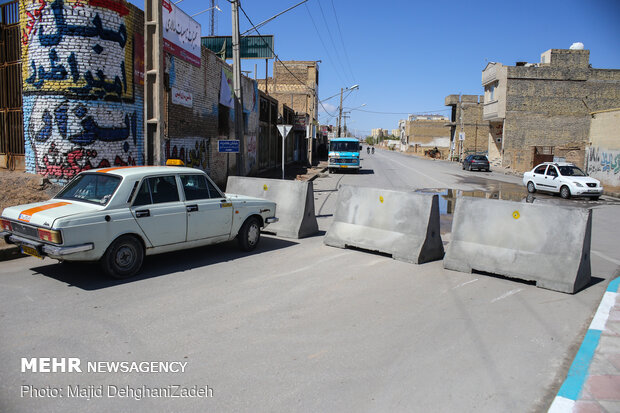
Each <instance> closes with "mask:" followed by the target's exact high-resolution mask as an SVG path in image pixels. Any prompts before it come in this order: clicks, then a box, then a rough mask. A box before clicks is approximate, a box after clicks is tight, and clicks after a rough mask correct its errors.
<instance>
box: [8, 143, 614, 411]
mask: <svg viewBox="0 0 620 413" xmlns="http://www.w3.org/2000/svg"><path fill="white" fill-rule="evenodd" d="M363 157H364V159H363V161H362V164H363V167H364V170H363V171H362V173H361V174H357V175H356V174H325V175H323V176H321V177H319V178H318V179H316V180H315V181H314V187H315V206H316V214H317V219H318V222H319V228H320V230H321V233H319V234H318V235H317V236H314V237H310V238H306V239H302V240H289V239H282V238H276V237H273V236H263V238H262V240H261V244H260V246H259V248H258V250H257V251H255V252H254V253H252V254H249V255H248V254H244V253H241V252H240V251H239V250H238V249H237V248H236V245H235V244H234V243H228V244H222V245H218V246H213V247H207V248H199V249H194V250H188V251H184V252H180V253H170V254H165V255H160V256H155V257H149V258H148V259H147V262H146V264H145V267H144V271H143V273H142V274H141V275H140V276H138V277H137V278H134V279H131V280H127V281H112V280H108V279H106V278H105V277H104V276H102V275H100V274H98V273H97V270H96V269H95V268H94V267H91V266H87V265H77V266H65V265H61V264H57V263H55V262H54V261H52V260H48V259H46V260H44V261H39V260H37V259H36V258H22V259H18V260H13V261H8V262H3V263H0V340H1V345H2V347H1V348H2V350H1V351H0V366H2V368H1V369H0V411H2V412H31V411H51V412H60V411H63V412H64V411H84V410H86V411H96V412H97V411H101V412H108V411H118V412H122V411H127V412H130V411H131V412H135V411H200V412H203V411H251V412H256V411H270V412H273V411H277V412H279V411H309V412H310V411H311V412H316V411H321V412H343V411H356V412H357V411H382V412H383V411H390V412H399V411H403V412H405V411H406V412H410V411H446V412H451V411H476V412H497V411H542V410H546V408H547V407H548V405H549V404H550V403H551V401H552V399H553V397H554V396H555V393H556V392H557V389H558V387H559V385H560V383H561V382H562V380H563V379H564V377H565V375H566V371H567V369H568V366H569V365H570V363H571V362H572V357H573V356H574V354H575V352H576V350H577V348H578V346H579V344H580V343H581V339H582V336H583V333H584V331H585V329H587V326H588V324H589V322H590V319H591V317H592V315H593V314H594V312H595V310H596V307H597V306H598V303H599V302H600V299H601V297H602V294H603V292H604V289H605V286H606V284H607V282H608V281H609V280H610V279H611V278H612V277H613V275H614V272H616V271H617V270H618V268H619V267H620V252H619V251H618V248H617V245H620V233H618V228H619V227H620V226H619V225H618V220H619V218H618V217H619V216H620V214H619V212H620V206H619V205H618V202H616V201H614V200H610V199H602V200H601V201H598V202H589V201H580V200H571V201H563V200H560V199H558V198H557V197H551V196H544V195H538V194H537V196H536V199H535V200H534V202H552V203H562V202H571V203H573V204H574V205H578V206H580V207H584V208H586V207H592V208H594V209H595V211H594V214H593V239H592V274H593V276H594V280H593V283H592V284H591V285H590V286H588V287H587V288H586V289H584V290H582V291H580V292H579V293H577V294H575V295H568V294H563V293H558V292H554V291H548V290H543V289H540V288H536V287H535V286H533V285H530V284H524V283H520V282H517V281H514V280H508V279H503V278H496V277H491V276H488V275H482V274H464V273H459V272H454V271H446V270H444V269H443V267H442V263H441V262H440V261H438V262H433V263H429V264H424V265H413V264H407V263H403V262H400V261H395V260H393V259H391V258H390V257H387V256H384V255H380V254H373V253H369V252H365V251H359V250H352V249H337V248H331V247H327V246H325V245H323V235H324V232H325V231H327V230H328V229H329V225H330V223H331V220H332V214H333V212H334V208H335V206H336V199H337V190H338V187H339V185H341V184H354V185H363V186H375V187H382V188H396V189H409V190H415V189H426V190H434V191H437V192H440V193H444V191H446V192H445V193H446V194H447V190H448V189H450V190H454V191H456V192H458V191H464V192H465V193H466V194H474V195H476V194H480V193H483V192H486V193H489V192H490V193H497V196H498V197H516V198H519V197H520V198H526V191H525V190H524V189H523V188H520V187H519V186H518V185H517V184H518V183H519V182H520V181H519V178H516V177H513V176H507V175H503V174H498V173H496V172H491V173H477V172H466V171H462V170H461V169H460V167H459V165H456V164H449V163H445V162H438V161H431V160H424V159H417V158H411V157H409V156H405V155H402V154H397V153H389V152H384V151H377V152H376V153H375V154H374V155H366V154H364V155H363ZM519 189H520V190H521V192H519ZM446 196H447V195H446ZM530 201H531V200H530ZM447 228H448V229H447V230H446V231H444V234H443V239H444V242H448V241H449V239H450V233H449V225H448V227H447ZM31 357H75V358H79V359H80V360H81V366H82V367H83V368H85V367H86V365H87V363H88V362H95V361H105V362H110V361H128V362H132V361H149V362H151V361H157V362H159V361H162V362H182V363H183V362H187V365H186V367H185V371H184V372H182V373H149V372H127V373H109V372H108V373H102V372H98V373H94V372H87V371H84V372H82V373H75V372H74V373H33V372H25V373H22V372H21V359H22V358H31ZM78 384H79V385H81V386H82V388H83V389H86V390H83V391H84V395H85V396H88V395H89V394H88V389H93V392H94V391H95V390H96V389H98V388H100V386H103V387H101V388H102V389H103V391H104V393H103V397H98V396H97V394H96V392H95V393H94V394H92V393H91V394H90V395H91V396H93V397H91V400H87V397H83V398H78V397H69V395H68V389H67V386H70V387H71V389H75V386H76V385H78ZM89 385H90V386H92V387H87V386H89ZM170 385H181V386H186V387H190V388H191V387H192V386H201V387H203V388H204V386H208V388H209V389H210V392H209V393H208V395H209V396H212V397H194V398H174V397H167V398H155V397H145V398H142V399H141V400H135V398H139V397H138V395H137V393H136V391H135V390H134V394H133V395H134V396H136V397H134V398H131V397H120V396H119V393H118V391H117V392H116V393H115V392H114V389H120V388H123V387H126V386H129V387H130V388H131V389H137V390H138V391H139V390H140V389H141V388H143V386H146V387H148V388H150V389H153V388H160V387H166V386H170ZM28 386H33V387H32V389H34V390H29V389H31V388H30V387H28ZM108 386H116V387H108ZM46 388H47V389H49V390H47V392H48V393H49V392H52V390H51V389H54V388H57V389H59V391H60V392H61V393H62V397H33V395H32V394H33V392H37V391H38V392H39V393H45V391H46ZM108 389H111V390H112V393H113V394H115V397H106V396H107V390H108ZM143 391H144V390H143ZM24 392H25V394H24ZM22 396H23V397H22Z"/></svg>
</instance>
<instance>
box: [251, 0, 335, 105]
mask: <svg viewBox="0 0 620 413" xmlns="http://www.w3.org/2000/svg"><path fill="white" fill-rule="evenodd" d="M239 10H241V12H243V15H244V16H245V18H246V19H248V22H250V24H251V25H252V29H253V30H254V31H256V33H257V34H258V35H259V36H260V39H261V40H262V42H263V43H264V44H265V46H267V47H268V48H269V50H270V51H271V53H273V56H274V58H275V59H276V60H277V61H278V62H280V64H281V65H282V67H284V68H285V69H286V71H287V72H288V73H289V74H290V75H291V76H293V78H295V79H296V80H297V81H298V82H299V83H300V84H301V85H303V86H304V87H305V88H306V89H308V90H309V91H310V92H312V93H315V90H314V89H312V88H310V87H308V85H307V84H306V83H305V82H303V81H301V80H300V79H299V78H298V77H297V76H296V75H295V74H294V73H293V72H291V70H290V69H289V68H288V66H286V64H284V62H283V61H282V60H281V59H280V58H279V57H278V55H277V54H276V52H275V51H274V50H273V49H272V48H271V46H270V45H269V43H267V41H266V40H265V39H263V35H262V34H260V32H259V31H258V29H257V28H256V26H254V23H252V19H250V16H248V14H247V13H246V12H245V10H244V9H243V7H241V4H240V3H239ZM317 100H318V99H317ZM319 104H320V105H321V107H322V108H323V110H324V111H325V112H327V113H329V111H328V110H327V109H326V108H325V106H323V103H321V102H319Z"/></svg>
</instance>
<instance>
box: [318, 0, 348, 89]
mask: <svg viewBox="0 0 620 413" xmlns="http://www.w3.org/2000/svg"><path fill="white" fill-rule="evenodd" d="M316 2H317V4H318V5H319V10H321V16H323V22H324V23H325V27H326V28H327V34H328V35H329V40H330V41H331V43H332V46H334V51H335V52H336V59H337V61H338V63H339V64H340V66H342V72H343V73H344V74H346V72H347V71H346V69H345V68H344V65H343V64H342V61H341V60H340V58H339V53H338V48H337V47H336V43H334V36H332V31H331V30H330V29H329V24H327V17H325V13H324V12H323V6H322V5H321V0H317V1H316ZM353 83H355V80H353Z"/></svg>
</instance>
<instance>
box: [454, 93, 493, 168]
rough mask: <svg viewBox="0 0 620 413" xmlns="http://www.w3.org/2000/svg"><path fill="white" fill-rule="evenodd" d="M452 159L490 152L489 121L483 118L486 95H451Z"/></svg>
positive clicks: (461, 158)
mask: <svg viewBox="0 0 620 413" xmlns="http://www.w3.org/2000/svg"><path fill="white" fill-rule="evenodd" d="M445 104H446V106H450V108H451V109H452V110H451V114H450V121H449V126H450V154H451V156H450V159H454V160H463V159H465V157H466V156H467V155H470V154H475V153H478V154H482V155H487V153H488V135H489V123H488V122H485V121H483V119H482V108H483V104H484V96H477V95H449V96H446V100H445Z"/></svg>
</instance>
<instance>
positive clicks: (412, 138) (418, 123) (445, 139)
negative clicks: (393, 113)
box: [405, 119, 450, 147]
mask: <svg viewBox="0 0 620 413" xmlns="http://www.w3.org/2000/svg"><path fill="white" fill-rule="evenodd" d="M447 123H448V121H447V120H429V119H417V120H414V121H407V123H406V125H405V134H406V136H407V143H408V144H409V145H410V146H411V145H419V146H430V147H434V146H437V147H448V146H449V145H450V127H449V126H446V124H447Z"/></svg>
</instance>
